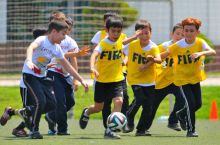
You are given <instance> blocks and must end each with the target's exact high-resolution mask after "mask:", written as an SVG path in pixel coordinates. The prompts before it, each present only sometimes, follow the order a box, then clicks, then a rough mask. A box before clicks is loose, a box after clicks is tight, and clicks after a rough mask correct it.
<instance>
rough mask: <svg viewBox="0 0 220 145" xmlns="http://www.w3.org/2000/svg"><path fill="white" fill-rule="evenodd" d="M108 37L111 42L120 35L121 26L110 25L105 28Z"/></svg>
mask: <svg viewBox="0 0 220 145" xmlns="http://www.w3.org/2000/svg"><path fill="white" fill-rule="evenodd" d="M107 31H108V36H109V39H110V40H111V41H113V42H115V41H117V40H118V38H119V37H120V35H121V31H122V28H119V27H110V28H109V29H107Z"/></svg>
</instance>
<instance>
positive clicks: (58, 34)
mask: <svg viewBox="0 0 220 145" xmlns="http://www.w3.org/2000/svg"><path fill="white" fill-rule="evenodd" d="M66 33H67V29H63V30H61V31H56V30H54V37H53V38H54V39H53V40H54V43H57V44H60V43H61V41H62V40H63V39H65V35H66Z"/></svg>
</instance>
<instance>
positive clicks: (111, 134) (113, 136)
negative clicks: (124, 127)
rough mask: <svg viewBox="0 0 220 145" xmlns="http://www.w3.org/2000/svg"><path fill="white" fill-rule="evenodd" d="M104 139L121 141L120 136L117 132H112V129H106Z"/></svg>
mask: <svg viewBox="0 0 220 145" xmlns="http://www.w3.org/2000/svg"><path fill="white" fill-rule="evenodd" d="M104 138H105V139H120V138H121V137H120V135H118V134H116V133H115V132H112V131H111V130H110V129H108V128H107V129H106V130H105V134H104Z"/></svg>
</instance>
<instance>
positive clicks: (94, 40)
mask: <svg viewBox="0 0 220 145" xmlns="http://www.w3.org/2000/svg"><path fill="white" fill-rule="evenodd" d="M115 16H116V17H117V16H118V15H117V14H116V13H113V12H107V13H105V14H104V17H103V18H104V23H106V20H107V19H108V18H109V17H115ZM107 36H108V33H107V32H106V29H104V30H101V31H98V32H97V33H96V34H95V35H94V37H93V38H92V40H91V42H92V43H93V45H94V47H96V46H97V44H99V43H100V41H101V40H102V39H104V38H106V37H107ZM125 38H126V34H124V33H121V35H120V37H119V40H120V41H123V40H124V39H125ZM126 71H127V70H126V66H123V74H124V77H125V79H124V80H123V83H122V85H123V104H122V109H121V112H122V113H123V114H126V111H127V110H128V105H129V96H128V92H127V82H126V75H127V72H126ZM93 75H94V74H93ZM93 79H95V78H94V76H93ZM111 103H112V99H111V98H109V99H107V100H105V103H104V107H103V110H102V117H103V125H104V127H105V128H107V124H106V122H107V118H108V116H109V115H110V114H111Z"/></svg>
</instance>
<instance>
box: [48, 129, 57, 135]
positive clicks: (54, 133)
mask: <svg viewBox="0 0 220 145" xmlns="http://www.w3.org/2000/svg"><path fill="white" fill-rule="evenodd" d="M48 135H56V131H55V130H50V129H49V130H48Z"/></svg>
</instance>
